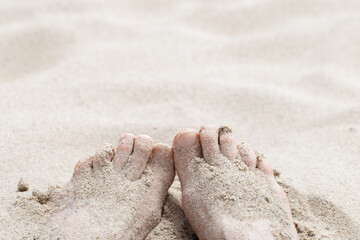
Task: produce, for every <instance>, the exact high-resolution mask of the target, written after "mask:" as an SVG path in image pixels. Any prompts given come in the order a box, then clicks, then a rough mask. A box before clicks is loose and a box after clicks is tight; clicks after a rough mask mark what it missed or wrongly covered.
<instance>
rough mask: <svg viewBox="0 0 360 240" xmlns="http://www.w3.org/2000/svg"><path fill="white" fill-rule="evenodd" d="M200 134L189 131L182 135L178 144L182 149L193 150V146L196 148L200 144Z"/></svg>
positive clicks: (178, 138)
mask: <svg viewBox="0 0 360 240" xmlns="http://www.w3.org/2000/svg"><path fill="white" fill-rule="evenodd" d="M198 139H199V134H198V133H197V132H195V131H191V132H190V131H189V132H184V133H181V134H180V135H179V136H178V137H177V140H178V141H177V142H178V144H179V146H180V147H183V148H191V147H192V146H195V145H196V144H197V143H198Z"/></svg>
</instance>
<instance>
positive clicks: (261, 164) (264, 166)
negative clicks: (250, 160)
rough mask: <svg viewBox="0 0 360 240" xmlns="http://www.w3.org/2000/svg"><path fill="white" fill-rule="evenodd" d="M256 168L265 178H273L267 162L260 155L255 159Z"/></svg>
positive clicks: (272, 172)
mask: <svg viewBox="0 0 360 240" xmlns="http://www.w3.org/2000/svg"><path fill="white" fill-rule="evenodd" d="M256 167H257V168H258V169H259V170H260V171H262V172H263V173H265V175H266V176H267V177H271V178H274V171H273V169H272V167H271V165H270V163H269V161H268V160H267V159H266V158H265V157H264V155H262V154H261V155H260V156H258V157H257V164H256Z"/></svg>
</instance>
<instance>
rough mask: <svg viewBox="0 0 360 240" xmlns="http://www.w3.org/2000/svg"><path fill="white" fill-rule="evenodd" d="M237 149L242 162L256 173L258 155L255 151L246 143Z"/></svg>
mask: <svg viewBox="0 0 360 240" xmlns="http://www.w3.org/2000/svg"><path fill="white" fill-rule="evenodd" d="M237 149H238V150H239V153H240V156H241V160H242V161H243V162H244V163H245V164H246V165H247V166H248V167H249V168H250V169H251V170H253V171H254V170H255V168H256V153H255V151H254V149H253V148H252V147H251V146H250V145H249V144H247V143H244V142H243V143H241V144H240V145H238V146H237Z"/></svg>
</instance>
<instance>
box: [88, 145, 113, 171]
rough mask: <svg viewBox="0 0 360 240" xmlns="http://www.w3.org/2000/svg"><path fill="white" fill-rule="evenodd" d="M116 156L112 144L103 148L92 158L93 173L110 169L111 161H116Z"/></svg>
mask: <svg viewBox="0 0 360 240" xmlns="http://www.w3.org/2000/svg"><path fill="white" fill-rule="evenodd" d="M114 155H115V150H114V148H113V147H112V146H111V145H110V144H109V145H105V146H104V147H102V148H101V150H100V151H98V152H97V153H95V155H94V156H92V157H91V159H92V166H93V171H98V170H102V169H103V168H105V167H106V168H107V167H109V166H110V164H111V161H112V160H113V159H114Z"/></svg>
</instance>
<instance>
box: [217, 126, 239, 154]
mask: <svg viewBox="0 0 360 240" xmlns="http://www.w3.org/2000/svg"><path fill="white" fill-rule="evenodd" d="M219 135H220V136H219V142H220V151H221V153H222V154H223V155H224V156H225V157H227V158H228V159H229V160H230V161H234V160H235V158H236V141H235V138H234V136H233V134H232V130H231V128H229V127H227V126H225V127H221V128H220V130H219Z"/></svg>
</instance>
